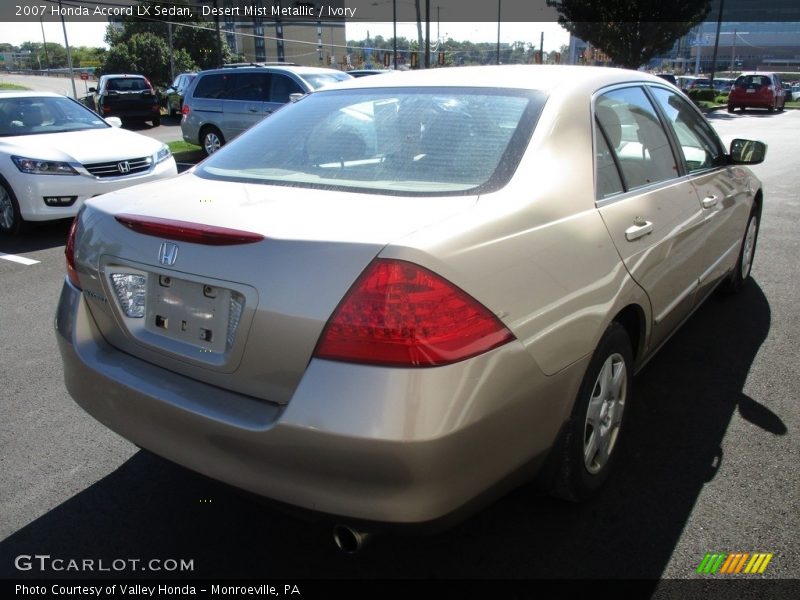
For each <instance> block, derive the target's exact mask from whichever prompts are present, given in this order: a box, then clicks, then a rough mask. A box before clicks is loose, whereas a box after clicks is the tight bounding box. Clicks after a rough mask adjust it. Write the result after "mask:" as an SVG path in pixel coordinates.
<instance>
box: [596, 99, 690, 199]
mask: <svg viewBox="0 0 800 600" xmlns="http://www.w3.org/2000/svg"><path fill="white" fill-rule="evenodd" d="M595 116H596V118H597V120H598V122H599V123H600V127H601V128H602V130H603V133H604V135H605V139H606V140H608V143H609V144H610V145H611V146H612V147H611V151H612V152H613V153H614V155H615V158H616V160H617V163H618V164H619V166H620V170H621V171H622V177H623V180H624V184H625V188H626V189H628V190H631V189H636V188H639V187H644V186H647V185H652V184H654V183H659V182H662V181H667V180H669V179H673V178H675V177H677V176H678V166H677V164H676V162H675V157H674V155H673V154H672V149H671V148H670V145H669V140H668V138H667V134H666V132H665V131H664V128H663V127H662V125H661V122H660V121H659V119H658V115H657V113H656V111H655V108H654V107H653V105H652V104H651V103H650V100H649V99H648V98H647V95H646V94H645V92H644V90H643V89H642V88H640V87H630V88H622V89H617V90H612V91H610V92H606V93H605V94H602V95H601V96H599V97H598V98H597V100H596V101H595Z"/></svg>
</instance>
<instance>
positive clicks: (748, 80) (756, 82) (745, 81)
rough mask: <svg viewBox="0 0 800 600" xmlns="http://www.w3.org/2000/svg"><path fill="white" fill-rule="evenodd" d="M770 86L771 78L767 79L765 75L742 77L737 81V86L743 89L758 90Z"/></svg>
mask: <svg viewBox="0 0 800 600" xmlns="http://www.w3.org/2000/svg"><path fill="white" fill-rule="evenodd" d="M769 84H770V79H769V77H765V76H764V75H742V76H741V77H739V78H737V79H736V85H738V86H741V87H748V88H756V87H761V86H762V85H769Z"/></svg>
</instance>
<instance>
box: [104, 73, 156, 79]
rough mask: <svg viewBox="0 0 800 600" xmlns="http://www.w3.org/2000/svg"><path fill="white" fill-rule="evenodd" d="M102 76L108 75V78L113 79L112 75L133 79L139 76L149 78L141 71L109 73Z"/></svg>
mask: <svg viewBox="0 0 800 600" xmlns="http://www.w3.org/2000/svg"><path fill="white" fill-rule="evenodd" d="M101 77H106V78H108V79H111V78H112V77H123V78H127V77H130V78H132V79H137V78H138V79H147V77H145V76H144V75H141V74H139V73H107V74H106V75H101Z"/></svg>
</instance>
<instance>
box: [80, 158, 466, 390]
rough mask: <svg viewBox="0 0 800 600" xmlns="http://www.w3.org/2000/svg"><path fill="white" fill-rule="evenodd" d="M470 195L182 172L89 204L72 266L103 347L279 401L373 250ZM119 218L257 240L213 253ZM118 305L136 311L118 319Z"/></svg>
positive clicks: (462, 204) (451, 210) (121, 310)
mask: <svg viewBox="0 0 800 600" xmlns="http://www.w3.org/2000/svg"><path fill="white" fill-rule="evenodd" d="M475 201H476V197H475V196H471V197H470V196H461V197H438V198H410V197H391V196H375V195H372V194H355V193H346V192H333V191H323V190H310V189H299V188H294V187H277V186H267V185H257V184H244V183H231V182H218V181H209V180H205V179H200V178H198V177H196V176H195V175H193V174H191V173H188V174H185V175H182V176H180V177H177V178H175V179H172V180H167V181H163V182H156V183H153V184H151V185H149V186H146V187H139V188H131V189H130V190H122V191H119V192H114V193H111V194H107V195H105V196H102V197H98V198H95V199H93V200H91V201H89V202H88V203H87V208H86V210H85V212H84V213H83V215H82V218H81V222H80V227H79V231H78V238H77V241H78V243H77V245H76V253H75V259H76V264H77V269H78V273H79V276H80V281H81V285H82V287H83V289H84V295H85V297H86V299H87V303H88V305H89V309H90V311H91V312H92V315H93V316H94V318H95V322H96V323H97V325H98V327H99V329H100V331H101V332H102V334H103V336H104V337H105V338H106V340H107V341H108V342H109V343H111V344H112V345H113V346H115V347H117V348H118V349H120V350H122V351H125V352H128V353H130V354H132V355H134V356H137V357H139V358H142V359H144V360H147V361H150V362H154V363H156V364H159V365H160V366H163V367H165V368H167V369H170V370H172V371H175V372H178V373H181V374H183V375H186V376H188V377H192V378H194V379H198V380H201V381H205V382H207V383H210V384H212V385H216V386H219V387H223V388H226V389H230V390H233V391H237V392H239V393H243V394H248V395H251V396H255V397H259V398H263V399H265V400H269V401H273V402H277V403H285V402H288V400H289V398H290V397H291V395H292V393H293V391H294V389H295V387H296V385H297V384H298V382H299V380H300V378H301V377H302V374H303V372H304V371H305V368H306V366H307V364H308V362H309V360H310V358H311V355H312V353H313V351H314V348H315V346H316V344H317V340H318V339H319V335H320V333H321V332H322V329H323V327H324V326H325V323H326V322H327V320H328V318H329V316H330V315H331V313H332V312H333V310H334V309H335V308H336V306H337V305H338V303H339V301H340V300H341V299H342V297H343V296H344V295H345V293H346V292H347V290H348V289H349V288H350V286H351V285H352V283H353V282H354V281H355V279H356V278H357V277H358V276H359V274H360V273H361V272H362V271H363V270H364V268H365V267H366V266H367V265H368V264H369V263H370V261H371V260H372V259H373V258H374V257H375V256H376V255H377V254H378V253H379V252H380V251H381V249H382V248H383V247H384V246H385V245H386V244H388V243H390V242H392V241H393V240H396V239H399V238H401V237H404V236H406V235H408V234H410V233H412V232H414V231H417V230H419V229H422V228H424V227H427V226H429V225H432V224H434V223H438V222H441V221H442V220H444V219H447V218H448V217H450V216H452V215H454V214H456V213H458V212H460V211H463V210H465V209H468V208H469V207H471V206H472V205H474V203H475ZM123 214H124V215H128V217H126V218H133V219H137V218H139V217H138V216H141V218H144V219H149V218H153V217H155V218H157V219H159V220H161V221H159V222H163V221H164V220H166V221H170V220H178V221H183V222H191V223H194V224H198V225H202V226H207V227H216V228H225V229H228V230H237V231H244V232H248V233H256V234H259V235H260V236H263V239H261V240H260V241H255V242H252V243H240V244H234V245H223V246H214V245H207V244H204V243H196V242H191V241H183V240H181V239H175V238H174V237H173V239H170V236H169V235H166V236H154V235H144V234H142V233H137V232H136V231H133V230H132V229H130V228H129V227H127V226H125V225H124V224H123V223H121V222H120V221H119V220H117V219H116V218H115V216H119V215H123ZM178 237H180V236H178ZM136 294H140V295H143V296H144V303H143V304H142V303H139V304H137V302H138V300H135V299H133V298H134V296H136ZM126 302H128V304H126ZM131 306H134V308H135V309H136V310H139V311H140V313H141V314H136V310H134V311H133V312H132V313H129V312H126V309H130V307H131ZM137 307H138V308H137ZM131 314H134V316H130V315H131Z"/></svg>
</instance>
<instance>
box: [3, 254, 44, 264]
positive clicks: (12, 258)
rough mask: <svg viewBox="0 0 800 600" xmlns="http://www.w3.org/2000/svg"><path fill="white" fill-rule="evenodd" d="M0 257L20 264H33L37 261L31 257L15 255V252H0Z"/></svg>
mask: <svg viewBox="0 0 800 600" xmlns="http://www.w3.org/2000/svg"><path fill="white" fill-rule="evenodd" d="M0 258H2V259H3V260H10V261H11V262H15V263H19V264H21V265H35V264H37V263H38V262H39V261H38V260H33V259H32V258H25V257H24V256H17V255H16V254H5V253H3V252H0Z"/></svg>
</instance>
